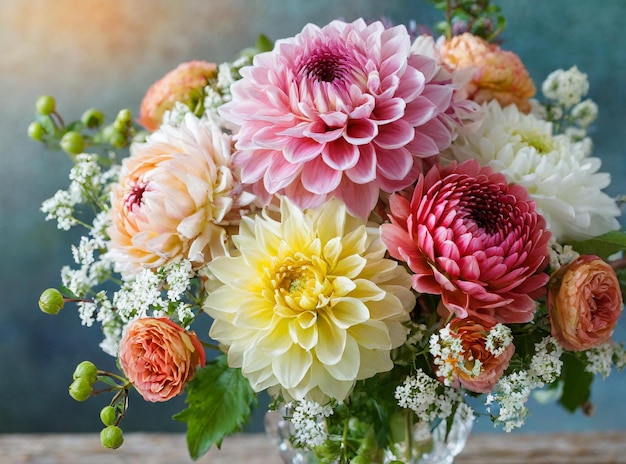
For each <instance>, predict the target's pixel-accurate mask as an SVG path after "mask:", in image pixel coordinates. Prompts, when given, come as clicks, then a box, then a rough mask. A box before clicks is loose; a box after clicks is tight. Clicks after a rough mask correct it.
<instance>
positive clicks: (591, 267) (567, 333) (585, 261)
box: [548, 255, 622, 351]
mask: <svg viewBox="0 0 626 464" xmlns="http://www.w3.org/2000/svg"><path fill="white" fill-rule="evenodd" d="M548 311H549V314H550V324H551V325H552V335H553V336H554V338H556V339H557V341H558V342H559V343H560V344H561V346H562V347H563V348H565V349H566V350H571V351H583V350H588V349H589V348H593V347H595V346H598V345H602V344H603V343H605V342H606V341H608V340H609V339H610V338H611V335H612V334H613V330H614V329H615V325H616V324H617V320H618V319H619V316H620V314H621V311H622V293H621V291H620V285H619V280H618V279H617V275H616V274H615V271H614V270H613V268H612V267H611V266H610V265H609V264H608V263H606V262H605V261H604V260H602V259H601V258H599V257H598V256H593V255H583V256H580V257H579V258H578V259H576V260H575V261H573V262H572V263H570V264H568V265H566V266H563V267H561V269H559V271H558V272H557V273H556V274H555V276H554V277H553V278H552V281H551V283H550V287H549V289H548Z"/></svg>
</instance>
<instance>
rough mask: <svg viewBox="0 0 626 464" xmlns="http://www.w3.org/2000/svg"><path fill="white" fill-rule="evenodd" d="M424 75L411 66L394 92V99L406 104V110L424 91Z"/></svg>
mask: <svg viewBox="0 0 626 464" xmlns="http://www.w3.org/2000/svg"><path fill="white" fill-rule="evenodd" d="M424 85H425V81H424V75H423V74H422V73H421V72H420V71H419V70H418V69H417V68H414V67H412V66H408V67H407V68H406V70H405V72H404V74H403V75H402V80H401V81H400V84H399V85H398V89H397V90H396V97H398V98H401V99H402V100H404V101H405V102H407V109H408V107H409V106H411V105H412V104H413V102H414V101H415V99H416V98H418V96H419V95H420V94H421V93H422V91H423V90H424ZM405 115H406V110H405Z"/></svg>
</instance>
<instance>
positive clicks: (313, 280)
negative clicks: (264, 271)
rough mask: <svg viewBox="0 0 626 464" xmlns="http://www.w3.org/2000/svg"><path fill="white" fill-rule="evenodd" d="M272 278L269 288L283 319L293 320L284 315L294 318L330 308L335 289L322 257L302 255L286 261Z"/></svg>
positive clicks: (270, 272)
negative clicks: (328, 276)
mask: <svg viewBox="0 0 626 464" xmlns="http://www.w3.org/2000/svg"><path fill="white" fill-rule="evenodd" d="M269 274H270V275H271V274H273V278H271V279H270V281H269V282H268V284H269V285H270V287H271V288H272V294H273V299H274V302H275V310H276V311H279V312H280V313H281V315H282V316H283V317H285V316H287V317H289V315H288V314H283V312H287V313H290V316H291V317H294V316H296V315H297V314H298V313H300V312H303V311H311V310H315V309H319V308H321V307H324V306H327V305H328V301H329V299H330V296H331V294H332V291H333V286H332V284H331V283H330V282H329V280H328V279H327V277H326V266H325V264H324V262H323V261H322V260H320V259H319V258H318V257H316V256H314V257H307V256H304V255H302V254H299V253H298V254H296V255H295V256H289V257H286V258H284V259H283V260H282V262H281V263H280V264H279V265H278V266H277V267H276V268H275V271H274V272H272V271H269ZM281 308H282V309H283V310H286V311H283V310H281Z"/></svg>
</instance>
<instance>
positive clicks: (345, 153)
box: [303, 139, 360, 180]
mask: <svg viewBox="0 0 626 464" xmlns="http://www.w3.org/2000/svg"><path fill="white" fill-rule="evenodd" d="M359 154H360V152H359V148H358V147H357V146H356V145H353V144H351V143H349V142H348V140H347V139H346V140H344V139H339V140H335V141H334V142H331V143H327V144H326V147H325V148H324V151H323V152H322V159H323V160H324V162H325V163H326V165H327V166H328V167H329V168H331V169H334V170H336V171H345V170H346V169H350V168H352V167H354V166H356V164H357V163H358V161H359ZM303 180H304V179H303Z"/></svg>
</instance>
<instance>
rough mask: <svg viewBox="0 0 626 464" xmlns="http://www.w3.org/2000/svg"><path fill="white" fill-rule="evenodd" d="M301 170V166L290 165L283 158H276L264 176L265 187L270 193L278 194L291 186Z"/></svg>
mask: <svg viewBox="0 0 626 464" xmlns="http://www.w3.org/2000/svg"><path fill="white" fill-rule="evenodd" d="M301 169H302V165H301V164H297V163H290V162H289V161H287V160H286V159H285V158H283V157H282V156H274V157H273V158H272V163H271V164H270V165H269V166H268V167H267V170H266V171H265V175H264V176H263V185H264V186H265V188H266V189H267V191H268V192H270V193H276V192H278V191H279V190H280V189H282V188H285V186H287V185H289V184H291V183H292V182H293V181H294V179H295V178H296V177H298V174H299V173H300V170H301Z"/></svg>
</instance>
